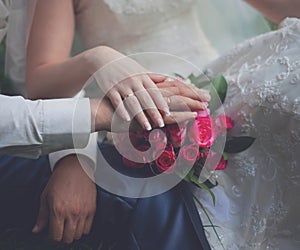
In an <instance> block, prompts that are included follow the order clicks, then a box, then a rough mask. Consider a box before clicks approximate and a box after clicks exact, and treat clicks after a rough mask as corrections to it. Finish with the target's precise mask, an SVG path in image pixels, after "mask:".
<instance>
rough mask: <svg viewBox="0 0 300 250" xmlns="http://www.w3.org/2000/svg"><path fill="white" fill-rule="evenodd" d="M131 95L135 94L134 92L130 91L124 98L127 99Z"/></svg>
mask: <svg viewBox="0 0 300 250" xmlns="http://www.w3.org/2000/svg"><path fill="white" fill-rule="evenodd" d="M131 96H134V93H129V94H127V95H125V97H124V100H126V99H127V98H129V97H131Z"/></svg>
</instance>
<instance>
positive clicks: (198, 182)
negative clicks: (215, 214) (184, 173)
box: [190, 175, 216, 206]
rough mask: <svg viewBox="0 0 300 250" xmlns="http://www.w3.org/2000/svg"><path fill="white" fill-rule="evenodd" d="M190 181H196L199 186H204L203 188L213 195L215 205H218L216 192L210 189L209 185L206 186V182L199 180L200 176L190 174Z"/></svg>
mask: <svg viewBox="0 0 300 250" xmlns="http://www.w3.org/2000/svg"><path fill="white" fill-rule="evenodd" d="M190 181H191V182H192V183H195V184H196V185H197V186H198V187H200V188H202V189H204V190H206V191H208V192H209V194H210V196H211V198H212V201H213V204H214V206H215V205H216V196H215V194H214V192H213V191H211V189H210V188H209V187H208V186H206V185H205V184H204V183H202V182H200V181H199V180H198V178H197V177H195V176H194V175H190Z"/></svg>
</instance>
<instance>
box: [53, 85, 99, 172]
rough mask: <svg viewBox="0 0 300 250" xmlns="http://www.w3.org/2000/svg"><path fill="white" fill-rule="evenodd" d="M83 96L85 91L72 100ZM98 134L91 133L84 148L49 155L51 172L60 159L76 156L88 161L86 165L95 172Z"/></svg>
mask: <svg viewBox="0 0 300 250" xmlns="http://www.w3.org/2000/svg"><path fill="white" fill-rule="evenodd" d="M84 96H85V91H84V90H81V91H80V92H79V93H78V94H77V95H76V96H74V98H82V97H84ZM97 139H98V133H93V134H91V135H90V140H89V142H88V144H87V146H86V147H85V148H82V149H81V148H80V149H67V150H61V151H57V152H54V153H51V154H49V162H50V167H51V170H52V171H53V169H54V167H55V165H56V163H57V162H58V161H59V160H61V159H62V158H64V157H66V156H68V155H73V154H76V155H77V157H78V158H79V160H80V158H81V157H84V158H85V160H87V161H88V165H89V166H90V167H91V168H92V169H94V170H95V168H96V161H97V152H98V150H97V149H98V144H97Z"/></svg>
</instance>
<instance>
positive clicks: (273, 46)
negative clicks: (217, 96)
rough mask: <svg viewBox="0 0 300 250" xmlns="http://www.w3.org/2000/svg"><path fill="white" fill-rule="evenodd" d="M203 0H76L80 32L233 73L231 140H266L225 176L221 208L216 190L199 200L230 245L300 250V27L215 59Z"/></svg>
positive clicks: (152, 65) (90, 41) (125, 48)
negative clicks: (200, 14)
mask: <svg viewBox="0 0 300 250" xmlns="http://www.w3.org/2000/svg"><path fill="white" fill-rule="evenodd" d="M196 2H197V1H196V0H165V1H161V0H147V1H143V0H77V1H76V0H74V4H75V11H76V23H77V29H78V31H79V34H80V36H81V38H82V41H83V44H84V45H85V47H86V48H90V47H93V46H97V45H108V46H110V47H113V48H114V49H116V50H119V51H121V52H123V53H125V54H132V53H139V52H153V51H155V52H163V53H170V54H173V55H176V56H180V57H183V58H184V59H186V60H188V61H191V62H192V63H193V64H196V65H197V66H198V67H199V68H203V67H204V65H206V64H207V63H208V62H211V63H210V64H209V66H208V67H207V71H206V73H207V74H208V75H211V76H213V75H216V74H218V73H223V74H224V75H225V76H226V78H227V80H228V82H229V90H228V96H227V100H226V103H225V108H226V112H227V113H228V115H230V116H231V117H232V118H233V119H234V121H235V128H234V129H233V130H232V131H231V134H232V135H241V134H243V135H251V136H253V137H255V138H256V142H255V144H254V145H252V147H251V148H250V149H248V150H247V151H246V152H244V153H242V154H238V155H236V156H233V157H231V158H230V162H229V166H228V168H227V170H226V171H224V172H219V173H217V176H216V178H217V179H218V182H219V186H218V187H217V188H215V189H214V192H215V193H216V196H217V205H216V206H215V207H214V206H213V205H212V204H211V199H210V198H209V197H208V195H207V193H205V192H203V191H199V190H198V191H197V195H199V197H201V199H202V202H203V203H204V204H205V206H206V207H207V209H208V210H209V212H210V214H211V217H212V219H213V222H214V224H215V225H217V226H219V228H218V229H217V230H218V231H219V233H220V235H221V237H222V242H223V245H224V246H225V249H245V250H246V249H249V250H250V249H251V250H253V249H257V250H262V249H280V250H281V249H285V250H289V249H299V248H300V215H299V211H300V198H299V195H298V192H297V191H298V190H299V187H300V67H299V66H300V56H299V55H300V39H299V38H300V21H299V20H297V19H287V20H285V21H284V22H283V23H282V27H281V28H280V29H279V30H278V31H275V32H270V33H267V34H264V35H261V36H258V37H255V38H253V39H250V40H247V41H245V42H244V43H242V44H240V45H238V46H236V47H235V48H233V49H232V50H230V51H229V52H228V53H226V54H224V55H223V56H221V57H220V58H219V59H217V60H215V61H213V62H212V60H213V59H215V58H216V53H215V51H214V49H213V48H212V47H211V46H210V44H209V42H208V40H207V39H206V37H205V35H204V33H203V32H202V30H201V26H200V24H199V22H198V18H197V8H196ZM200 7H201V6H200ZM141 63H142V65H143V66H145V67H146V68H148V69H150V70H154V71H156V70H159V72H161V71H164V73H173V72H177V73H182V72H183V73H184V74H188V73H191V71H192V70H191V68H189V67H186V68H184V69H183V68H180V67H179V66H178V65H176V64H171V63H168V62H160V61H153V60H145V61H142V62H141ZM199 212H200V213H201V210H200V209H199ZM202 218H203V219H205V216H204V215H202ZM204 224H205V223H204ZM206 224H208V223H206ZM207 234H208V238H209V241H210V243H211V245H212V247H213V248H215V249H221V246H220V244H219V243H218V241H217V240H216V239H215V237H214V234H213V233H212V232H211V230H209V229H208V228H207Z"/></svg>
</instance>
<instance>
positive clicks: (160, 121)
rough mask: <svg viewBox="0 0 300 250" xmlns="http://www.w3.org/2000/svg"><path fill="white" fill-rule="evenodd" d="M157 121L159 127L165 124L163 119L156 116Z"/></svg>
mask: <svg viewBox="0 0 300 250" xmlns="http://www.w3.org/2000/svg"><path fill="white" fill-rule="evenodd" d="M157 122H158V126H159V127H160V128H163V127H164V126H165V123H164V121H163V120H162V119H161V118H158V119H157Z"/></svg>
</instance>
